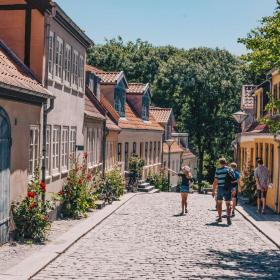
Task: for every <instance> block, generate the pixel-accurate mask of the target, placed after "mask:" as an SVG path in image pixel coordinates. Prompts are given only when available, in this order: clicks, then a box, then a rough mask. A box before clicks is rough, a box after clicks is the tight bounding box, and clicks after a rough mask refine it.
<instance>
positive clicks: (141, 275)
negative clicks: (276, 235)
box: [33, 193, 280, 280]
mask: <svg viewBox="0 0 280 280" xmlns="http://www.w3.org/2000/svg"><path fill="white" fill-rule="evenodd" d="M189 200H190V201H189V213H188V214H187V215H185V216H182V217H180V216H177V215H176V214H178V213H179V212H180V196H179V195H178V194H176V193H158V194H153V195H139V196H136V197H135V198H133V199H132V200H131V201H129V202H128V203H127V204H125V205H124V206H123V207H122V208H120V209H119V210H118V211H117V212H115V214H113V215H111V216H110V217H109V218H108V219H106V220H105V221H104V222H103V223H102V224H101V225H100V226H98V227H97V228H95V229H94V230H92V231H91V232H90V233H88V234H87V235H86V236H85V237H83V238H82V239H81V240H80V241H78V242H77V243H76V244H75V245H73V246H72V247H71V248H70V249H69V250H68V251H66V252H65V253H64V254H62V255H61V256H60V257H59V258H58V259H56V260H55V261H54V262H52V263H51V264H50V265H48V266H47V267H46V268H45V269H44V270H42V271H41V272H40V273H39V274H38V275H37V276H35V277H34V278H33V279H34V280H43V279H44V280H48V279H52V280H53V279H79V280H83V279H85V280H87V279H102V280H105V279H110V280H114V279H118V280H119V279H124V280H126V279H141V280H142V279H151V280H152V279H168V280H169V279H244V280H245V279H246V280H247V279H248V280H250V279H279V278H280V266H279V262H280V252H279V250H277V248H276V247H275V246H274V245H273V244H272V243H271V242H270V241H269V240H268V239H266V238H265V237H264V236H263V235H261V234H260V233H259V232H258V231H257V230H256V229H255V228H254V227H252V225H251V224H249V223H248V222H247V221H246V220H244V219H243V218H242V217H241V215H239V214H237V215H236V217H235V218H234V219H233V224H232V225H231V226H229V227H228V226H227V225H226V221H225V219H224V222H223V223H222V224H221V225H217V224H216V223H215V222H214V221H215V218H216V213H215V211H213V207H214V201H213V200H212V198H211V197H210V196H208V195H198V194H192V195H190V197H189Z"/></svg>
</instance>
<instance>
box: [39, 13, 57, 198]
mask: <svg viewBox="0 0 280 280" xmlns="http://www.w3.org/2000/svg"><path fill="white" fill-rule="evenodd" d="M52 12H53V11H52ZM53 16H54V15H53V13H52V14H51V15H48V14H45V46H46V48H45V73H44V87H45V88H48V73H49V69H48V66H49V63H48V60H49V52H48V50H49V32H50V18H51V17H53ZM53 108H54V98H51V99H50V106H49V108H48V104H47V101H45V102H44V104H43V143H42V167H41V171H42V178H41V180H42V182H43V183H46V155H47V154H46V146H47V124H48V113H49V112H50V111H52V110H53ZM49 160H50V159H49ZM42 200H43V203H45V200H46V194H45V193H43V194H42Z"/></svg>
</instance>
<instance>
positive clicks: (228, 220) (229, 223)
mask: <svg viewBox="0 0 280 280" xmlns="http://www.w3.org/2000/svg"><path fill="white" fill-rule="evenodd" d="M227 224H228V226H230V225H231V219H230V217H227Z"/></svg>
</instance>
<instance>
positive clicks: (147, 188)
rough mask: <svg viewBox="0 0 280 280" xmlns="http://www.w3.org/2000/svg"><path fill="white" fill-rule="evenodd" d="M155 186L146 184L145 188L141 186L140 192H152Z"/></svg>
mask: <svg viewBox="0 0 280 280" xmlns="http://www.w3.org/2000/svg"><path fill="white" fill-rule="evenodd" d="M154 188H155V187H154V186H146V187H145V188H139V189H138V191H139V192H151V191H152V190H153V189H154Z"/></svg>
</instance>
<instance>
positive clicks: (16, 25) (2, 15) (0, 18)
mask: <svg viewBox="0 0 280 280" xmlns="http://www.w3.org/2000/svg"><path fill="white" fill-rule="evenodd" d="M20 2H22V3H21V4H24V2H25V1H4V2H3V1H1V5H5V4H15V3H19V4H20ZM0 34H1V35H0V39H1V40H2V41H3V42H4V43H5V44H6V45H7V46H8V47H9V48H11V49H12V50H13V51H14V52H15V53H16V55H17V56H18V57H19V58H20V59H22V60H24V45H25V11H5V10H3V11H1V10H0Z"/></svg>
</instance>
